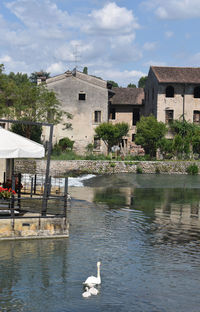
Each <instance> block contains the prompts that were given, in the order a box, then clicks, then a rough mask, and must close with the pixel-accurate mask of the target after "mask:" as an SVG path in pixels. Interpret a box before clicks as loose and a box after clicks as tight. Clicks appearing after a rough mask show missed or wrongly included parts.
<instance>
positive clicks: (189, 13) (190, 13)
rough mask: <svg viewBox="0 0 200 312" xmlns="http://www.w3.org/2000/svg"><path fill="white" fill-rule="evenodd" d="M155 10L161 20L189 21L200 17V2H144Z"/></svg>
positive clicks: (175, 0)
mask: <svg viewBox="0 0 200 312" xmlns="http://www.w3.org/2000/svg"><path fill="white" fill-rule="evenodd" d="M143 5H145V6H146V7H147V8H148V9H151V10H152V9H153V10H154V12H155V14H156V16H157V17H158V18H160V19H187V18H198V17H200V1H199V0H167V1H166V0H147V1H144V2H143Z"/></svg>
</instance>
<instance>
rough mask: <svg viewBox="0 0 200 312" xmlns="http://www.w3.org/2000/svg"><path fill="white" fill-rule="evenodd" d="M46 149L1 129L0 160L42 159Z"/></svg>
mask: <svg viewBox="0 0 200 312" xmlns="http://www.w3.org/2000/svg"><path fill="white" fill-rule="evenodd" d="M44 155H45V150H44V147H43V146H42V145H41V144H38V143H36V142H34V141H32V140H29V139H27V138H25V137H23V136H21V135H18V134H16V133H14V132H11V131H8V130H5V129H3V128H2V127H0V158H42V157H44Z"/></svg>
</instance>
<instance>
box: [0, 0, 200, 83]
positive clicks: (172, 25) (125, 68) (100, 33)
mask: <svg viewBox="0 0 200 312" xmlns="http://www.w3.org/2000/svg"><path fill="white" fill-rule="evenodd" d="M199 29H200V0H115V1H104V0H101V1H100V0H0V37H1V41H0V63H3V64H4V66H5V71H6V72H7V73H9V72H11V71H12V72H15V73H16V72H22V73H28V74H30V73H32V72H35V71H40V70H41V69H42V70H44V71H47V72H50V74H51V76H55V75H57V74H62V73H64V72H65V71H67V70H72V69H73V68H74V67H75V66H77V69H78V70H80V71H82V70H83V68H84V67H85V66H87V67H88V74H91V75H96V76H98V77H101V78H102V79H104V80H114V81H116V82H117V83H118V84H119V85H120V86H123V87H126V86H127V85H128V84H129V83H135V84H137V82H138V80H139V79H140V77H141V76H146V75H147V74H148V71H149V67H150V66H151V65H159V66H189V67H191V66H192V67H199V64H200V43H199Z"/></svg>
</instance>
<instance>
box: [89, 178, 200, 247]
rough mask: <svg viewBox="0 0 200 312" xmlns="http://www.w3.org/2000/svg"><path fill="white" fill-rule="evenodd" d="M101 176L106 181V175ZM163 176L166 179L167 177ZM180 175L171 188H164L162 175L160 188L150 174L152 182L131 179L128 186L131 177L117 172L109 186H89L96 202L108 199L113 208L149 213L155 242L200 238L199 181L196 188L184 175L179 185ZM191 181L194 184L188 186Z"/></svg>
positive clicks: (179, 241) (108, 204)
mask: <svg viewBox="0 0 200 312" xmlns="http://www.w3.org/2000/svg"><path fill="white" fill-rule="evenodd" d="M134 178H135V177H134ZM99 179H100V181H101V182H102V178H101V177H100V178H99ZM109 179H110V180H111V181H112V183H113V186H111V183H109V182H111V181H109ZM129 179H130V176H129ZM162 179H163V180H165V179H166V177H165V176H164V177H162ZM170 179H171V177H170ZM176 179H177V177H176V178H175V181H173V184H171V185H170V187H169V185H168V188H164V187H163V181H162V180H161V178H160V177H159V181H160V182H161V183H160V188H159V185H158V183H156V182H155V180H153V183H150V182H151V181H150V180H149V177H148V179H147V180H148V182H147V181H146V180H144V181H143V180H140V181H138V180H134V181H132V183H130V181H129V184H132V185H131V186H130V187H127V181H123V177H120V178H118V177H116V176H115V180H114V181H113V177H108V180H107V184H108V186H105V187H94V186H93V187H92V188H88V191H89V192H90V196H89V197H90V198H93V199H92V200H93V202H95V203H99V204H100V203H101V204H102V203H104V204H106V205H107V207H109V208H110V209H121V208H123V209H124V208H126V209H129V212H131V211H132V212H135V211H141V212H142V213H143V214H144V216H147V217H148V224H149V223H150V224H151V227H150V228H148V230H147V231H148V233H150V232H155V233H154V234H155V235H154V243H162V242H164V243H167V242H173V243H176V242H178V243H181V242H186V241H190V240H194V239H195V240H198V239H199V238H200V218H199V207H200V191H199V189H198V188H197V187H196V186H197V184H196V183H197V182H198V181H197V180H195V181H194V182H195V188H192V187H193V186H192V185H191V184H190V182H191V180H190V177H189V183H188V181H187V179H186V178H185V177H184V188H180V187H179V188H177V187H176V185H177V184H176V183H174V182H176ZM97 180H98V178H97ZM166 180H167V179H166ZM124 182H125V183H124ZM89 183H91V181H90V182H89ZM168 183H170V181H168ZM181 183H183V181H181V182H180V179H179V180H178V184H179V185H180V184H181ZM87 184H88V182H87ZM187 184H188V185H190V188H186V185H187ZM97 185H98V181H97ZM116 185H118V186H119V187H118V188H117V187H116ZM123 185H124V186H123ZM152 185H153V186H154V187H152ZM155 186H156V187H155ZM91 193H92V194H93V196H92V195H91ZM146 224H147V223H146ZM156 233H157V235H156Z"/></svg>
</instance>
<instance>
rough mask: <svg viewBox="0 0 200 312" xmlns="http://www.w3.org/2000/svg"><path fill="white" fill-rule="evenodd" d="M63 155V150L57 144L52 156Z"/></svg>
mask: <svg viewBox="0 0 200 312" xmlns="http://www.w3.org/2000/svg"><path fill="white" fill-rule="evenodd" d="M61 153H62V149H61V147H60V146H59V145H58V144H55V145H54V147H53V150H52V155H54V156H59V155H61Z"/></svg>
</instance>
